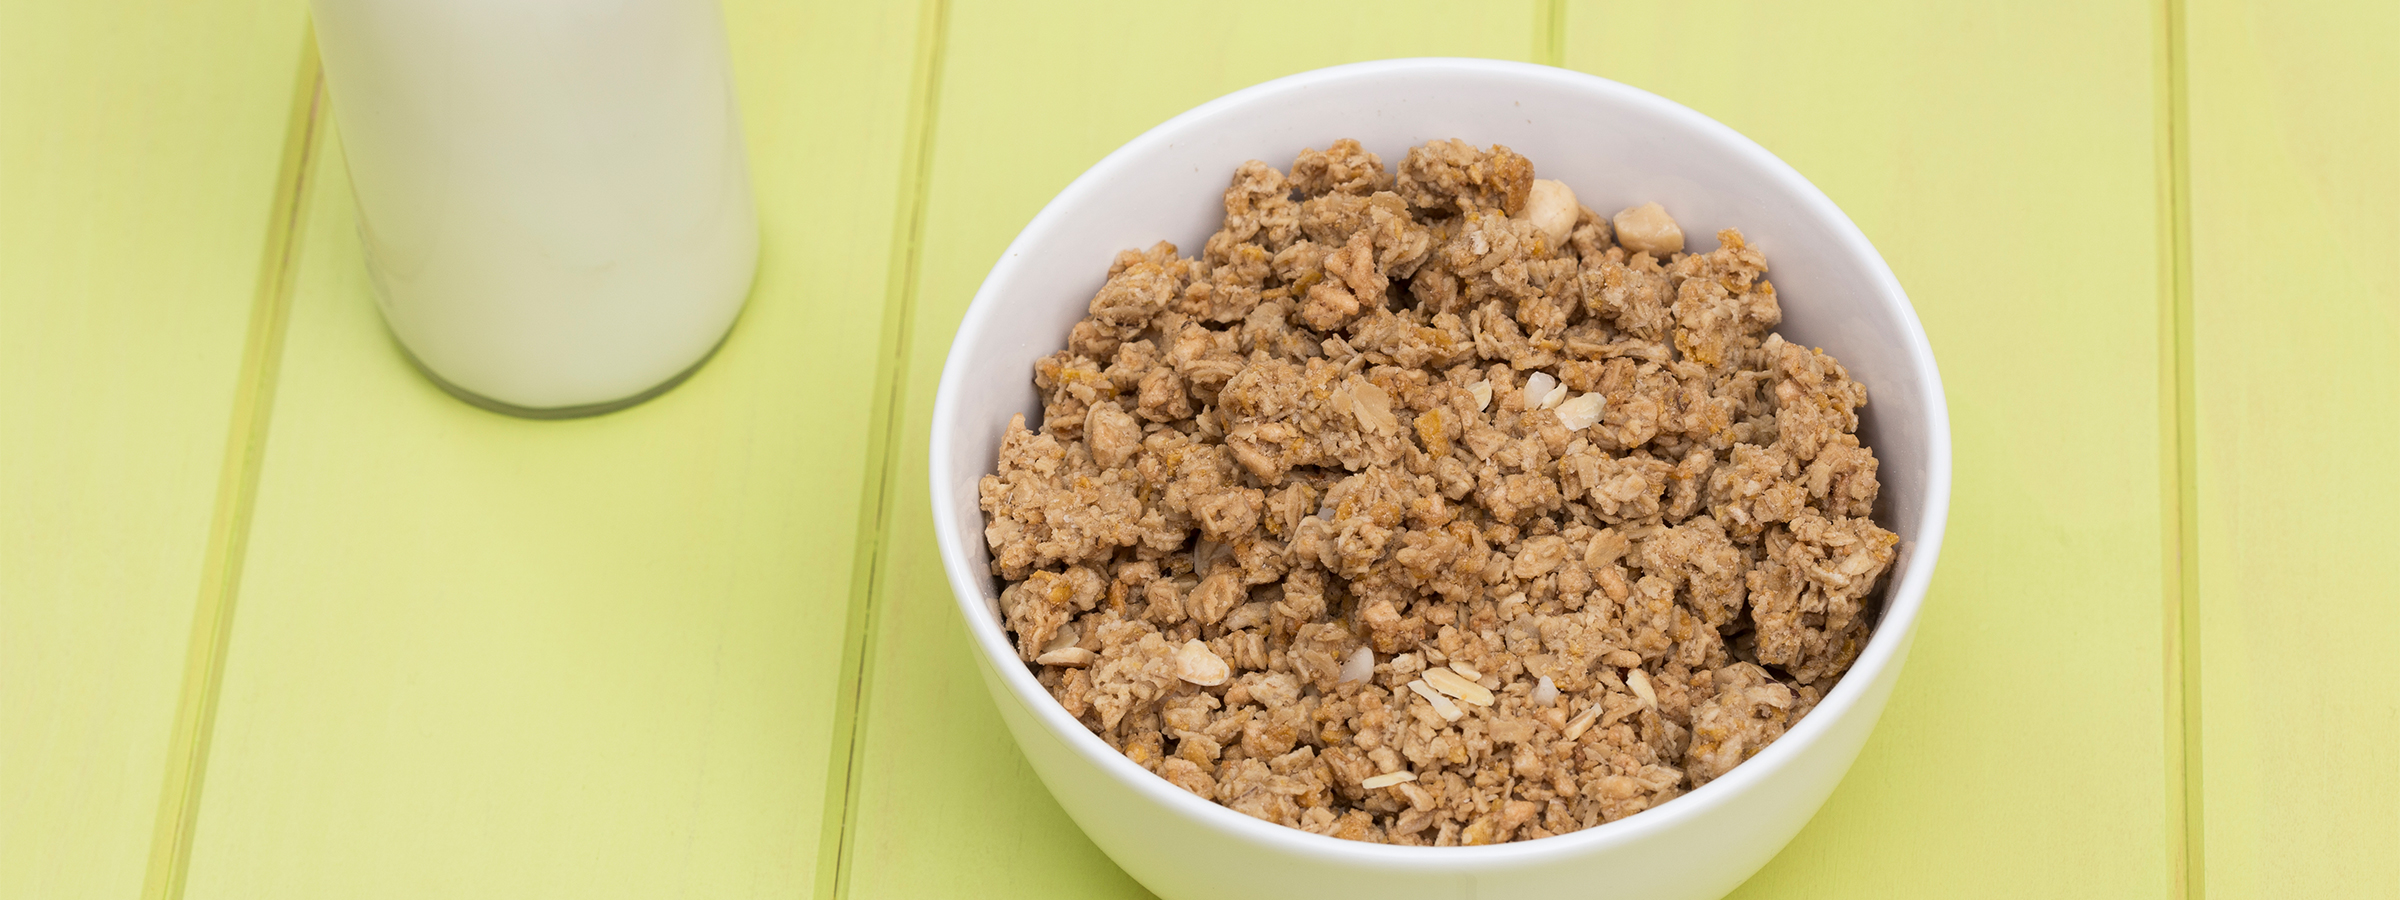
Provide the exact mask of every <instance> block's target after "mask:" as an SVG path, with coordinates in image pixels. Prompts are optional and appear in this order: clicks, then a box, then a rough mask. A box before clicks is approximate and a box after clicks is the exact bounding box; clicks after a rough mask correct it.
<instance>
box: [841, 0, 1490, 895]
mask: <svg viewBox="0 0 2400 900" xmlns="http://www.w3.org/2000/svg"><path fill="white" fill-rule="evenodd" d="M1475 9H1476V10H1477V11H1478V13H1477V14H1475V15H1469V16H1465V17H1463V18H1462V17H1460V16H1458V15H1456V10H1457V7H1455V6H1453V5H1450V4H1442V3H1431V2H1408V3H1399V4H1384V5H1382V6H1379V7H1377V8H1376V9H1375V10H1374V11H1373V13H1372V14H1363V13H1362V12H1361V11H1360V10H1358V9H1356V8H1352V7H1343V6H1335V5H1313V4H1302V5H1295V4H1289V3H1279V2H1249V3H1235V4H1224V5H1210V6H1205V7H1203V6H1200V5H1180V4H1172V5H1171V4H1139V3H1100V2H1076V3H1054V4H1039V3H993V2H953V3H952V4H951V6H950V11H949V20H950V21H949V28H948V33H947V38H946V44H947V52H946V54H945V58H944V61H943V73H942V75H943V77H942V82H941V87H940V95H939V96H940V107H939V117H938V118H937V120H936V123H935V132H934V145H933V146H934V154H933V158H932V166H931V180H930V182H928V185H927V190H928V202H929V206H928V209H927V217H926V222H927V231H926V234H925V246H924V247H923V250H922V254H923V260H924V261H923V264H922V266H921V267H920V269H919V273H918V284H919V287H918V294H917V297H916V300H915V317H914V322H913V325H912V331H911V340H910V344H909V347H908V355H907V357H906V366H907V368H906V370H905V374H904V376H903V390H904V393H903V395H902V396H903V398H904V399H905V405H904V406H903V407H902V409H903V412H902V418H901V420H900V421H901V422H902V423H903V425H904V426H905V428H906V431H905V432H903V434H902V436H901V439H900V440H899V441H898V443H897V445H896V446H897V450H898V452H899V453H901V454H902V456H901V458H900V460H899V467H898V471H899V473H900V477H899V478H898V481H897V483H896V485H895V489H894V490H893V491H892V493H891V505H890V506H889V507H888V508H887V514H888V516H889V522H890V523H891V524H890V526H889V530H888V531H887V533H886V538H885V540H886V546H887V550H886V552H885V555H884V557H883V559H882V561H881V563H880V565H881V566H882V571H881V572H880V573H878V576H877V578H878V581H879V583H880V584H881V585H883V588H882V590H881V591H880V592H879V594H878V595H877V597H876V598H875V599H876V603H877V604H878V606H877V610H876V616H877V621H876V625H875V630H874V632H873V633H872V640H873V644H872V649H871V655H870V657H869V662H870V665H871V667H872V668H871V670H870V674H869V678H868V682H867V691H868V693H867V698H866V701H865V707H866V712H865V714H864V718H863V720H862V731H861V734H862V740H863V741H864V742H865V743H864V744H863V745H862V747H861V748H860V754H859V756H860V759H861V760H862V763H863V768H862V769H861V771H860V772H859V774H858V776H857V777H859V778H861V779H863V780H862V782H861V784H860V789H859V790H860V793H859V797H858V801H857V805H856V807H855V808H854V809H853V811H852V823H851V827H852V830H853V834H852V835H851V836H850V844H851V851H850V853H849V855H848V858H847V859H846V860H845V861H844V866H845V870H844V873H843V887H844V890H845V893H846V895H847V896H849V897H875V898H886V897H889V898H905V897H954V896H976V897H994V898H998V897H1043V898H1054V897H1055V898H1065V897H1123V896H1138V895H1141V894H1142V890H1141V887H1140V885H1138V884H1137V883H1135V882H1134V881H1133V880H1132V879H1131V878H1129V877H1128V876H1126V875H1125V874H1124V873H1123V872H1122V871H1120V870H1119V869H1117V868H1116V866H1115V865H1114V864H1112V863H1110V862H1109V861H1108V859H1107V857H1105V856H1102V855H1101V854H1100V852H1099V850H1098V849H1097V848H1095V847H1093V846H1092V845H1091V843H1090V841H1088V840H1086V839H1085V838H1084V837H1083V834H1082V832H1080V831H1078V830H1077V829H1076V827H1075V824H1074V822H1072V821H1070V820H1069V819H1068V818H1067V817H1066V814H1065V813H1064V812H1063V811H1061V810H1060V809H1059V808H1058V805H1057V804H1056V803H1055V802H1054V801H1052V800H1051V799H1050V794H1049V792H1048V791H1047V790H1046V789H1044V788H1043V787H1042V784H1041V782H1040V780H1038V779H1037V778H1035V777H1034V774H1033V771H1032V770H1031V769H1030V768H1027V767H1026V764H1025V761H1024V759H1023V757H1022V756H1021V755H1020V754H1019V753H1018V752H1017V748H1016V744H1015V742H1014V741H1013V740H1011V739H1010V737H1009V735H1008V732H1007V730H1006V729H1005V728H1004V727H1003V726H1002V725H1001V723H1000V718H999V715H998V712H997V711H996V710H994V709H993V708H992V704H991V700H990V698H989V697H988V696H987V695H986V694H985V692H984V687H983V682H982V681H981V679H980V678H979V676H977V674H976V672H975V668H974V662H973V659H972V657H971V656H970V655H969V654H970V653H972V652H973V650H972V648H971V647H970V646H969V645H968V644H967V642H966V635H965V633H964V632H963V631H962V630H961V629H960V628H959V625H958V621H957V613H956V612H955V611H954V607H953V604H952V601H951V599H950V588H949V584H948V583H947V582H946V581H944V580H943V578H942V572H941V564H940V559H939V556H938V553H937V551H936V550H935V548H934V542H933V526H932V522H931V519H930V515H931V514H930V511H929V508H928V506H927V502H928V501H927V498H926V485H925V480H924V472H925V453H926V451H925V442H926V431H927V427H928V425H929V418H928V417H929V415H930V413H931V410H932V408H933V391H934V383H935V380H936V379H937V377H938V376H939V374H940V372H941V365H942V358H943V356H944V355H945V353H946V352H947V351H948V348H949V346H950V337H951V335H952V334H953V333H954V332H955V331H956V329H957V325H958V319H959V317H960V315H962V314H963V313H964V312H965V311H966V305H967V301H968V299H969V298H970V297H971V296H972V295H973V294H974V292H975V287H976V285H977V284H979V283H981V282H982V280H983V275H984V273H985V271H986V270H988V269H989V268H990V267H991V264H992V262H993V260H995V259H997V258H998V257H999V255H1000V251H1001V249H1002V248H1003V247H1005V246H1007V244H1008V242H1009V240H1010V239H1012V238H1014V237H1015V236H1016V233H1017V231H1018V230H1019V229H1020V228H1022V227H1023V226H1024V224H1025V223H1026V222H1027V221H1028V220H1030V219H1031V218H1032V217H1033V214H1034V213H1035V212H1036V211H1038V210H1039V209H1041V207H1042V204H1044V203H1046V202H1048V201H1049V199H1050V197H1051V196H1052V195H1054V194H1056V193H1057V192H1058V191H1059V189H1060V188H1063V187H1065V186H1066V184H1067V182H1069V181H1071V180H1073V179H1074V177H1075V176H1076V175H1078V174H1081V173H1082V171H1083V170H1084V169H1085V168H1087V167H1089V166H1090V165H1091V164H1092V163H1094V162H1097V161H1099V159H1100V157H1102V156H1104V155H1106V154H1107V153H1108V152H1109V151H1111V150H1114V149H1116V147H1117V146H1118V145H1120V144H1122V143H1124V142H1125V141H1127V140H1130V139H1132V138H1133V137H1134V136H1135V135H1137V134H1140V133H1141V132H1142V131H1144V130H1146V129H1148V128H1149V127H1151V126H1153V125H1156V124H1158V123H1160V122H1163V121H1165V120H1167V119H1168V118H1170V117H1172V116H1174V115H1175V114H1176V113H1179V112H1182V111H1183V110H1185V109H1189V108H1191V107H1193V106H1196V105H1198V104H1200V103H1202V102H1205V101H1207V100H1209V99H1211V98H1213V97H1216V96H1218V95H1220V94H1224V93H1227V92H1229V91H1232V90H1235V89H1238V88H1242V87H1246V86H1248V85H1251V84H1255V83H1258V82H1261V81H1266V80H1269V79H1272V78H1276V77H1280V76H1283V75H1288V74H1291V73H1294V72H1300V71H1305V70H1308V69H1313V68H1319V67H1322V66H1329V65H1335V64H1339V63H1344V62H1354V61H1358V60H1364V59H1375V58H1381V57H1390V56H1430V55H1449V56H1486V57H1502V58H1510V59H1524V58H1526V57H1527V56H1528V55H1529V54H1531V53H1532V52H1533V51H1534V50H1535V49H1536V48H1537V47H1538V43H1537V38H1538V34H1537V30H1536V29H1535V25H1534V21H1535V20H1534V13H1535V5H1534V4H1506V5H1502V4H1492V5H1488V6H1479V7H1476V8H1475ZM1435 23H1439V24H1438V26H1437V25H1436V24H1435ZM1234 162H1239V160H1234V161H1229V162H1228V164H1227V172H1228V173H1229V176H1230V172H1231V167H1232V163H1234ZM1279 162H1280V163H1281V164H1284V165H1288V164H1289V161H1288V160H1285V161H1279ZM1060 340H1061V341H1062V342H1063V341H1064V340H1065V336H1064V335H1060ZM1028 377H1030V374H1029V375H1028Z"/></svg>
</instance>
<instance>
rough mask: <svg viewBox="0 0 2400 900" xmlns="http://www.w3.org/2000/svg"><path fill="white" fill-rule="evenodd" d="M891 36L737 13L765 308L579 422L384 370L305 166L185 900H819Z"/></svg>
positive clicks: (854, 23) (323, 192) (871, 363)
mask: <svg viewBox="0 0 2400 900" xmlns="http://www.w3.org/2000/svg"><path fill="white" fill-rule="evenodd" d="M914 12H915V9H914V7H913V6H899V7H865V6H858V5H853V4H838V3H818V4H810V5H807V6H791V5H787V4H769V3H757V4H737V5H736V6H734V7H733V8H732V9H730V10H729V11H728V13H729V15H728V18H729V20H730V26H731V32H732V38H733V41H734V45H735V65H736V69H737V73H738V75H739V77H740V79H741V92H740V93H741V99H742V104H743V112H744V117H745V120H746V131H747V134H748V138H749V145H750V153H751V162H752V173H753V183H754V186H755V189H756V192H757V195H758V198H759V206H760V209H761V220H762V228H763V238H764V240H763V249H762V261H761V263H760V268H759V271H758V282H757V287H756V289H755V291H754V293H753V295H752V297H751V300H750V304H749V306H748V308H747V310H746V312H745V313H744V315H743V317H742V319H741V321H740V322H739V324H737V325H736V327H735V330H734V332H733V334H732V336H731V337H730V339H729V340H728V342H727V343H726V344H725V346H724V347H723V348H722V350H721V351H720V352H719V353H718V354H717V356H716V358H715V359H714V360H712V361H711V362H710V363H709V364H708V365H707V366H706V367H705V368H703V369H702V370H701V371H700V372H699V373H698V374H697V375H696V376H695V377H694V378H693V379H692V380H691V381H689V382H688V383H686V384H684V385H682V386H680V387H678V388H676V389H675V390H673V391H671V392H669V393H668V394H666V395H665V396H663V397H660V398H658V399H656V400H653V401H650V402H649V403H647V404H644V405H642V406H638V407H635V408H633V409H631V410H627V411H624V412H620V413H615V414H611V415H608V416H603V417H599V418H594V419H585V420H575V421H565V422H534V421H524V420H518V419H511V418H506V417H502V416H497V415H493V414H490V413H486V412H483V411H480V410H477V409H475V408H472V407H469V406H467V405H465V404H462V403H460V402H458V401H456V400H453V399H451V398H450V397H448V396H447V395H444V394H442V393H441V392H439V391H438V390H437V389H436V388H434V387H433V386H432V385H431V384H429V383H428V382H426V381H425V380H424V379H423V378H421V377H420V376H419V375H417V373H415V372H414V371H413V370H411V369H410V367H409V366H408V364H407V363H406V362H405V361H404V360H403V359H402V357H401V356H400V355H399V353H398V351H397V350H396V349H395V348H394V347H393V346H392V345H391V343H390V341H389V339H388V338H387V337H386V335H385V332H384V329H383V326H382V324H381V322H380V320H379V318H378V316H377V313H376V311H375V306H374V304H373V302H372V301H371V299H370V297H369V293H368V287H367V275H366V273H365V270H364V269H363V267H362V264H361V260H360V256H359V249H358V243H357V240H356V239H355V237H354V236H353V234H352V229H353V227H354V225H353V223H354V220H355V212H354V210H353V208H352V206H351V203H352V200H351V197H350V194H349V192H348V191H347V190H346V189H345V187H344V180H343V179H342V177H341V176H340V174H339V173H340V172H341V171H342V168H341V167H342V162H341V158H340V156H339V154H338V152H337V147H338V141H336V140H334V138H333V136H329V137H328V147H327V148H326V152H325V153H324V154H323V155H322V159H323V163H322V166H323V168H322V170H321V171H323V172H325V173H327V174H326V177H324V178H323V179H322V181H321V189H320V190H319V191H318V192H317V193H316V195H315V208H314V209H313V211H312V213H311V218H310V227H309V229H308V232H307V234H306V236H305V243H304V252H305V257H304V259H303V261H302V267H301V271H300V275H299V279H300V280H299V284H298V293H297V295H296V298H295V300H294V304H293V310H292V318H291V324H290V338H289V344H288V350H287V354H286V357H285V361H284V367H283V372H282V383H281V386H280V390H279V393H278V401H277V409H276V410H275V418H274V430H273V434H272V437H271V441H270V444H269V447H268V450H267V462H266V466H265V474H264V477H263V480H262V482H261V484H260V487H259V492H258V507H257V514H256V519H255V522H254V525H253V528H252V532H251V542H250V547H251V555H250V557H249V559H248V565H247V572H246V575H245V583H244V585H243V588H242V596H241V601H240V611H239V613H238V615H237V616H236V618H235V621H234V633H233V637H232V641H231V645H230V662H229V664H228V665H227V667H226V672H225V680H224V691H223V696H222V698H221V703H220V712H219V716H218V719H217V729H216V734H215V742H214V752H213V755H212V760H211V766H210V770H209V773H208V779H209V780H208V795H207V798H206V802H205V803H204V805H203V809H202V812H201V816H200V821H199V825H198V833H197V839H196V843H195V846H194V850H193V853H192V862H191V867H190V872H191V875H190V880H189V885H188V889H187V891H186V895H187V896H189V897H194V898H217V897H262V896H263V897H303V896H345V897H387V896H389V897H422V896H457V897H534V896H573V897H658V896H686V895H688V896H709V897H730V896H760V897H778V898H789V897H793V896H797V895H802V894H806V893H808V892H809V891H810V889H811V885H812V884H813V880H814V872H813V868H814V862H815V860H816V852H815V850H816V847H817V837H818V831H819V828H820V825H821V823H822V821H823V812H822V810H823V805H822V804H823V800H824V791H825V789H826V780H827V762H828V760H829V758H830V757H831V755H832V753H833V751H834V746H833V745H834V743H835V739H834V738H835V730H836V729H835V714H834V713H835V710H836V706H837V704H836V697H837V694H838V693H839V691H840V690H841V687H842V683H843V673H842V672H841V671H840V661H841V642H842V637H843V623H844V621H845V613H846V608H847V604H848V584H849V579H850V574H851V567H852V560H853V555H854V547H855V541H856V538H857V528H856V522H857V516H858V510H859V504H860V500H861V498H860V491H861V485H862V484H864V483H865V482H866V473H867V471H868V469H869V460H868V459H866V451H865V443H866V442H865V441H864V440H863V439H862V437H863V435H864V433H865V431H866V429H867V427H868V424H869V421H870V412H871V410H870V407H871V405H872V404H871V399H870V396H871V393H872V385H873V382H874V373H875V370H876V365H877V360H876V350H875V347H876V340H875V338H876V334H877V332H878V329H879V328H880V327H881V323H882V303H883V298H884V296H885V283H886V279H887V274H888V273H887V266H886V265H885V259H886V253H887V251H888V250H889V248H890V246H891V235H892V218H891V217H892V209H893V205H894V199H893V198H894V197H895V196H896V193H897V185H898V183H899V180H900V178H901V173H900V172H899V171H898V162H897V160H898V158H899V156H900V153H899V145H900V141H901V135H902V131H903V123H904V121H905V114H904V113H905V110H904V106H905V93H906V88H907V77H908V59H909V55H910V50H911V48H912V46H913V45H914V42H915V38H916V33H917V32H916V28H915V20H914ZM334 102H335V103H336V104H337V106H338V104H339V102H340V98H339V97H338V96H337V97H335V98H334Z"/></svg>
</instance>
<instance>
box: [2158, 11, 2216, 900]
mask: <svg viewBox="0 0 2400 900" xmlns="http://www.w3.org/2000/svg"><path fill="white" fill-rule="evenodd" d="M2162 19H2163V26H2164V32H2165V33H2164V34H2163V35H2162V38H2163V39H2162V41H2161V44H2162V49H2163V53H2162V60H2161V62H2162V64H2163V68H2164V70H2165V71H2164V73H2163V74H2164V76H2165V79H2164V81H2165V84H2164V86H2165V88H2166V96H2165V97H2164V103H2163V104H2162V106H2163V110H2162V113H2161V119H2162V126H2163V127H2162V132H2163V133H2162V134H2161V135H2160V137H2161V139H2162V144H2163V147H2162V149H2163V152H2164V155H2165V157H2166V165H2165V166H2164V169H2165V171H2164V175H2165V182H2166V183H2165V184H2164V194H2165V196H2164V197H2163V198H2162V201H2163V202H2162V203H2161V204H2160V205H2161V208H2162V210H2163V211H2164V214H2165V217H2166V219H2167V221H2166V223H2165V224H2166V228H2165V229H2164V231H2165V238H2166V240H2167V244H2168V246H2167V252H2166V253H2165V254H2164V256H2165V262H2166V268H2167V271H2166V272H2165V273H2164V275H2165V277H2164V282H2165V291H2164V292H2163V294H2164V296H2163V297H2162V303H2161V306H2162V307H2163V308H2162V309H2161V315H2160V318H2161V319H2162V320H2163V324H2164V327H2165V329H2166V330H2168V331H2169V332H2170V333H2169V334H2168V335H2166V337H2167V338H2168V340H2167V341H2165V344H2166V345H2167V346H2168V347H2169V348H2171V354H2172V355H2171V356H2170V357H2169V358H2168V359H2167V360H2165V361H2164V363H2165V364H2166V365H2167V366H2171V371H2169V372H2167V373H2164V377H2162V378H2161V381H2162V382H2163V383H2164V384H2163V391H2164V393H2165V394H2166V395H2167V396H2166V397H2165V398H2164V400H2165V401H2166V402H2165V403H2164V404H2162V405H2163V406H2164V407H2165V409H2166V411H2167V412H2168V414H2169V415H2171V416H2172V425H2173V427H2172V428H2171V429H2170V430H2169V431H2168V432H2167V433H2166V434H2164V435H2162V436H2161V437H2162V442H2164V443H2166V445H2167V446H2166V447H2164V448H2163V452H2162V454H2161V455H2163V456H2167V457H2168V463H2169V468H2170V470H2171V471H2172V472H2173V476H2174V481H2173V484H2172V490H2171V491H2169V492H2168V493H2167V494H2166V497H2165V503H2166V505H2167V507H2168V509H2167V514H2166V515H2165V517H2164V518H2165V519H2166V526H2167V528H2168V534H2170V535H2171V536H2172V538H2171V540H2172V541H2173V545H2172V546H2171V547H2170V548H2169V549H2170V551H2171V553H2170V555H2169V557H2168V558H2169V560H2170V561H2171V568H2170V569H2169V571H2168V572H2166V573H2165V580H2166V582H2167V590H2166V591H2165V594H2166V604H2167V610H2166V632H2167V634H2166V638H2167V642H2168V643H2167V648H2168V656H2167V661H2166V662H2167V666H2166V673H2165V674H2166V679H2167V685H2166V687H2167V690H2166V696H2167V706H2168V709H2167V710H2166V712H2167V721H2168V722H2169V723H2170V734H2169V736H2168V737H2169V741H2168V747H2169V751H2168V752H2169V759H2168V760H2167V770H2168V772H2169V773H2170V778H2169V784H2168V785H2167V788H2168V792H2169V797H2168V804H2167V805H2168V815H2169V821H2168V823H2167V825H2168V832H2169V833H2170V834H2172V835H2175V841H2174V846H2173V857H2174V858H2173V860H2172V866H2171V871H2172V873H2173V877H2174V880H2175V890H2173V891H2172V893H2173V894H2174V895H2175V896H2178V897H2181V898H2184V900H2203V898H2205V897H2206V896H2207V895H2208V890H2207V878H2206V875H2207V841H2206V838H2207V828H2206V826H2207V819H2206V816H2205V809H2204V803H2203V801H2204V799H2205V792H2204V781H2203V776H2204V770H2203V767H2202V764H2201V763H2202V760H2201V730H2200V729H2201V717H2200V716H2201V708H2200V703H2201V693H2200V692H2201V667H2200V659H2201V656H2200V655H2201V646H2200V553H2199V539H2200V527H2199V510H2200V506H2199V471H2198V469H2199V466H2198V453H2199V437H2198V434H2199V432H2198V421H2197V418H2198V417H2197V410H2198V407H2197V403H2196V399H2195V397H2194V386H2193V385H2194V369H2195V366H2194V357H2193V354H2194V344H2193V306H2192V193H2191V191H2192V189H2191V102H2190V92H2189V79H2190V56H2189V53H2188V48H2187V46H2186V44H2185V29H2186V26H2185V22H2186V10H2185V7H2184V0H2163V9H2162Z"/></svg>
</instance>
